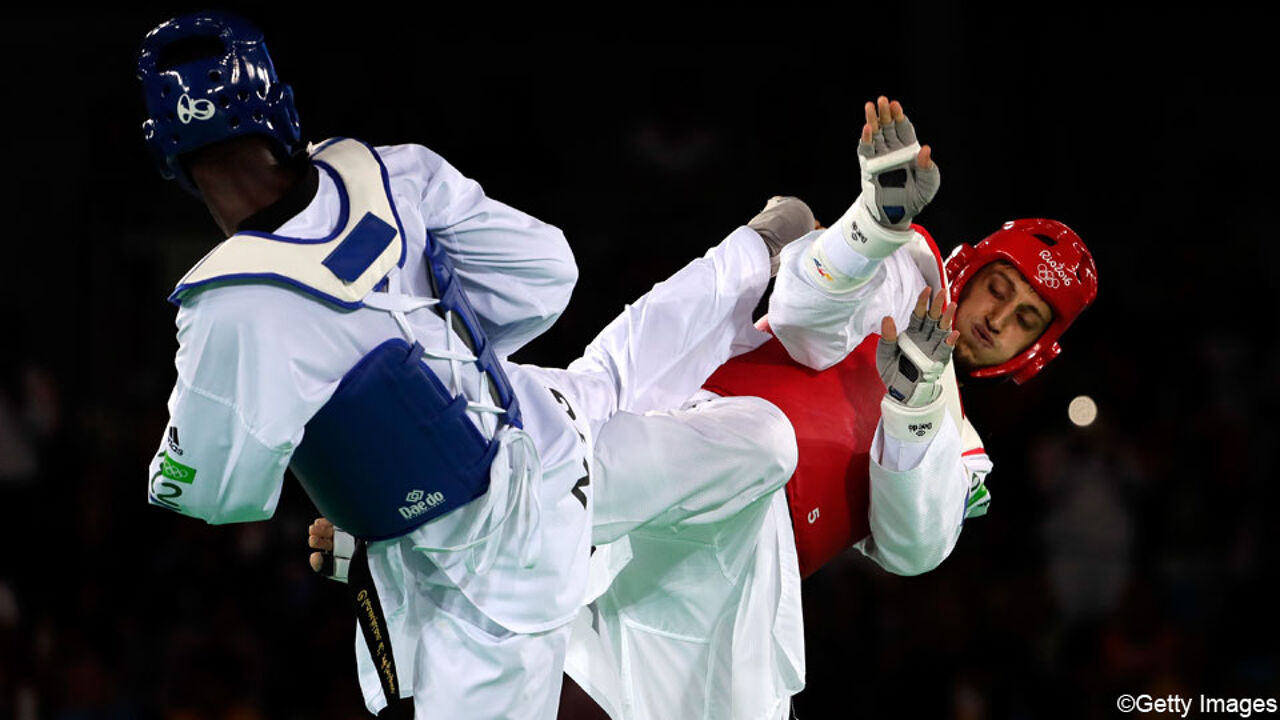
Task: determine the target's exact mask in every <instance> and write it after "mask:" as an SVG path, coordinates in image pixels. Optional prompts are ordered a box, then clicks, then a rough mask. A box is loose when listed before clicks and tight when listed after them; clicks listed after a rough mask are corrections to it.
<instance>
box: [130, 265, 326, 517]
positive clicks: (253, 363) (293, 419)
mask: <svg viewBox="0 0 1280 720" xmlns="http://www.w3.org/2000/svg"><path fill="white" fill-rule="evenodd" d="M268 302H270V303H274V307H275V308H278V309H280V310H281V312H280V313H272V316H277V315H278V317H279V318H280V319H279V322H278V323H269V322H265V321H263V317H264V315H263V313H261V312H260V309H261V308H262V307H264V303H268ZM305 304H310V305H315V306H316V309H320V306H319V304H318V303H315V302H314V301H312V300H308V299H306V298H303V297H301V296H300V295H296V294H294V293H292V292H289V291H281V290H279V289H275V288H269V287H266V286H239V287H227V288H219V289H213V290H208V291H205V292H202V293H200V294H198V295H197V296H195V297H194V298H192V299H190V300H188V301H187V302H186V303H185V304H184V306H183V307H182V308H181V309H180V310H179V311H178V342H179V349H178V354H177V357H176V359H175V364H176V365H177V369H178V380H177V383H176V384H175V385H174V388H173V393H172V394H171V395H170V397H169V424H168V425H167V427H166V428H165V436H164V438H162V440H161V447H160V452H159V453H157V455H156V457H155V458H154V459H153V460H152V463H151V468H150V473H149V492H148V500H149V501H150V502H151V503H152V504H153V505H160V506H162V507H165V508H168V509H170V510H174V511H176V512H180V513H182V514H184V515H190V516H192V517H198V518H201V519H203V520H205V521H207V522H210V523H215V524H221V523H232V522H248V521H253V520H263V519H266V518H268V517H270V516H271V515H272V514H273V513H274V512H275V508H276V503H277V502H278V501H279V499H280V489H281V487H282V485H283V481H284V471H285V467H286V466H287V465H288V464H289V459H290V457H291V456H292V454H293V449H294V447H295V446H296V444H297V443H298V442H300V441H301V439H302V429H303V427H304V426H305V424H306V421H307V420H308V419H309V418H310V417H311V416H312V415H313V414H314V413H315V411H316V410H317V409H319V407H320V406H322V405H323V404H324V403H325V401H327V400H328V398H329V396H330V395H331V394H332V390H333V388H334V387H336V380H337V378H335V379H334V380H335V381H334V382H333V383H327V382H321V383H317V382H314V381H312V380H310V379H309V378H308V376H314V375H316V373H315V372H314V371H313V370H312V369H311V368H310V367H308V366H306V364H307V363H309V362H311V361H310V360H308V359H307V358H308V357H309V356H310V354H311V353H313V352H314V353H317V354H318V353H325V354H326V356H333V355H335V353H334V352H333V351H332V350H331V349H330V348H329V347H328V344H329V342H330V341H328V340H326V339H324V338H320V337H315V339H312V338H313V337H314V333H311V334H308V332H307V330H308V329H309V328H311V327H312V325H311V323H309V322H308V321H307V320H306V314H305V310H310V309H311V308H309V307H306V305H305ZM295 306H296V307H295ZM255 308H256V309H258V310H259V312H257V313H255V312H254V309H255ZM295 311H296V312H295ZM288 328H299V329H298V330H296V331H291V330H289V329H288ZM299 334H301V335H303V336H305V337H307V342H306V343H305V344H303V343H301V342H299V341H298V338H297V337H296V336H297V335H299ZM288 347H298V348H305V349H306V350H307V353H305V354H302V355H301V356H300V357H299V358H292V357H291V356H290V353H288V352H287V350H286V348H288ZM346 361H347V359H346V358H340V359H338V360H337V361H335V362H338V363H341V362H346Z"/></svg>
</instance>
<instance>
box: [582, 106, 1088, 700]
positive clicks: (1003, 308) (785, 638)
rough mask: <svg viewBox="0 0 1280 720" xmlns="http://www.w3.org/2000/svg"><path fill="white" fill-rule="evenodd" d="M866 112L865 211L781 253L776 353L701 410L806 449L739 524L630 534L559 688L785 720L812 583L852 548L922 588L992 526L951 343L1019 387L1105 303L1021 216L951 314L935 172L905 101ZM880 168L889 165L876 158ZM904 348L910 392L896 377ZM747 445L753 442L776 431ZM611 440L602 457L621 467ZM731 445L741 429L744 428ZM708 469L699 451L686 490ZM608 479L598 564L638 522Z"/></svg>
mask: <svg viewBox="0 0 1280 720" xmlns="http://www.w3.org/2000/svg"><path fill="white" fill-rule="evenodd" d="M867 114H868V125H867V126H866V127H865V128H864V133H863V142H862V143H861V144H860V159H861V161H862V166H863V182H864V192H863V194H862V196H860V198H859V200H858V201H857V202H855V203H854V206H853V207H851V208H850V210H849V212H848V213H846V214H845V216H844V217H843V218H841V221H840V222H839V223H837V225H836V226H835V227H832V228H830V229H827V230H825V231H823V232H820V233H813V234H810V235H808V236H806V237H804V238H802V239H800V240H798V241H797V242H795V243H792V244H791V245H788V246H787V248H786V249H784V250H783V252H782V256H781V261H782V267H781V270H780V271H779V275H778V284H777V287H776V288H775V291H774V295H773V297H772V298H771V301H770V313H769V316H768V321H769V325H770V326H771V328H772V331H773V332H774V333H776V335H777V338H776V339H775V338H770V337H768V336H767V335H763V334H762V335H761V336H760V338H759V339H757V340H756V341H755V346H756V347H755V349H754V350H752V351H749V352H746V353H744V354H741V355H738V356H737V357H735V358H734V359H733V360H731V361H729V362H728V363H726V364H725V365H724V366H723V367H722V368H721V369H720V370H719V371H718V372H717V373H716V374H714V375H713V376H712V378H711V380H709V381H708V383H707V385H706V387H707V389H708V390H709V391H710V392H704V393H703V394H700V395H698V396H695V398H694V399H693V402H694V403H695V404H696V402H698V401H705V400H708V399H711V398H714V397H716V395H717V394H724V395H756V396H759V397H762V398H764V399H766V400H769V401H770V403H771V404H773V405H775V406H777V407H779V408H781V409H782V410H783V412H784V413H786V414H787V416H788V419H789V421H790V424H791V426H792V428H791V431H792V432H793V433H794V435H795V438H796V441H797V444H798V448H799V460H798V465H797V469H796V472H795V474H794V475H793V477H792V478H791V480H790V482H789V483H788V485H787V487H786V489H785V490H780V491H777V492H775V493H773V494H772V495H770V496H767V497H765V498H763V499H761V500H760V501H759V502H756V503H754V504H751V505H749V506H747V507H745V508H741V509H740V510H739V512H738V513H737V514H736V515H733V516H725V515H723V514H716V513H707V514H703V515H695V516H690V517H686V518H682V519H681V520H680V521H679V522H677V523H674V524H656V525H654V524H651V525H639V526H636V527H632V528H630V530H629V532H628V534H627V536H626V540H627V544H628V550H629V554H630V556H631V557H630V562H629V564H627V565H626V566H625V567H624V568H623V569H622V570H621V572H619V573H618V574H617V575H616V577H614V578H613V579H612V584H611V585H610V587H609V588H608V589H607V590H606V591H605V592H604V593H603V594H602V595H601V596H600V597H599V598H598V599H597V600H596V602H595V603H593V605H592V606H591V607H590V608H589V609H588V610H584V612H583V613H581V614H580V615H579V618H578V621H577V624H576V627H575V631H574V632H575V634H574V639H573V643H572V644H571V646H570V655H569V661H568V663H567V665H566V671H567V672H568V673H569V675H570V676H571V677H573V678H574V680H575V681H577V682H578V684H579V685H581V686H582V687H583V688H584V689H585V690H586V691H587V692H588V694H590V695H591V696H592V698H593V699H595V700H596V702H597V703H598V704H599V705H600V706H601V707H602V708H603V709H604V710H605V711H606V712H607V713H608V714H609V716H610V717H613V718H615V720H619V719H622V718H627V719H642V718H643V719H647V718H662V717H674V716H689V715H691V714H696V716H698V717H705V718H726V719H727V718H732V719H734V720H738V719H741V718H770V717H777V718H785V717H787V716H788V714H789V707H790V696H791V695H793V694H795V693H796V692H799V691H800V690H801V689H803V686H804V648H803V618H802V616H801V609H800V592H799V591H800V578H801V573H802V571H803V573H804V574H806V575H807V574H809V573H812V572H813V571H815V570H816V569H817V568H818V567H820V566H821V564H822V563H824V562H826V561H827V560H829V559H830V558H831V557H832V556H833V555H834V554H835V553H836V552H839V551H840V550H843V549H845V548H848V547H849V546H850V545H854V546H855V547H858V548H859V549H860V550H861V551H862V552H864V553H866V554H867V555H869V556H870V557H871V558H872V559H873V560H875V561H876V562H877V563H878V564H880V565H882V566H883V567H885V568H886V569H888V570H890V571H891V572H895V573H898V574H917V573H921V572H926V571H928V570H930V569H932V568H933V567H936V566H937V564H938V563H940V562H941V561H942V560H943V559H945V557H946V556H947V555H948V554H949V553H950V551H951V549H952V548H953V547H954V545H955V542H956V540H957V538H958V535H959V532H960V527H961V524H962V522H963V519H964V518H965V517H966V516H969V517H972V516H975V515H979V514H981V513H983V512H985V510H986V507H987V503H988V502H989V494H987V491H986V488H985V484H984V480H985V477H986V475H987V473H988V472H989V471H990V469H991V462H990V460H989V458H987V456H986V454H985V451H984V450H983V449H982V445H981V440H980V439H979V438H978V435H977V433H976V431H974V430H973V428H972V425H971V424H970V423H969V422H968V420H967V419H966V418H964V417H963V413H962V411H961V409H960V403H959V393H958V384H957V382H956V377H955V369H954V364H953V363H950V362H948V360H949V356H950V355H951V352H950V344H951V343H955V347H956V348H957V349H956V351H955V355H956V357H957V359H959V360H960V361H961V362H962V363H963V367H962V371H963V372H966V373H972V374H973V375H978V374H982V375H984V376H997V377H1001V376H1012V377H1014V378H1016V379H1017V380H1018V381H1019V382H1021V381H1024V380H1026V379H1027V378H1028V377H1030V376H1031V375H1034V374H1035V372H1038V371H1039V369H1040V368H1042V367H1043V365H1044V363H1045V362H1047V360H1048V359H1051V358H1052V357H1053V356H1054V355H1056V354H1057V352H1058V346H1057V339H1058V337H1059V336H1060V335H1061V333H1062V331H1063V330H1065V329H1066V327H1067V326H1068V325H1070V323H1071V322H1072V321H1073V320H1074V319H1075V317H1076V316H1077V315H1078V314H1079V313H1080V312H1081V311H1082V310H1083V309H1084V307H1086V306H1087V305H1088V304H1089V303H1091V302H1092V300H1093V297H1094V295H1095V294H1096V286H1097V281H1096V270H1095V269H1094V266H1093V262H1092V259H1091V257H1090V256H1089V253H1088V250H1087V249H1086V248H1085V247H1084V244H1083V243H1082V242H1081V241H1080V240H1079V238H1078V236H1076V235H1075V233H1073V232H1071V231H1070V230H1069V229H1068V228H1066V226H1064V225H1061V224H1060V223H1056V222H1053V221H1045V220H1028V221H1015V222H1013V223H1008V224H1006V226H1005V227H1004V228H1002V229H1001V230H1000V231H998V232H997V233H995V234H993V235H992V236H991V237H989V238H987V239H986V240H984V241H983V242H980V243H978V244H977V245H976V246H975V247H972V248H970V247H967V246H962V247H961V248H960V249H959V250H957V251H956V253H955V254H954V255H953V256H952V258H951V260H950V261H949V262H948V263H946V264H945V272H946V273H947V274H949V275H951V277H952V278H953V281H952V282H951V284H950V286H949V288H950V298H951V299H952V301H953V303H954V304H953V305H952V308H953V309H949V310H947V311H946V312H945V314H944V312H943V308H942V305H943V297H944V296H935V297H934V298H933V299H932V301H930V294H931V293H930V292H929V288H937V289H941V288H944V287H948V286H947V283H946V278H945V277H944V263H943V261H942V258H941V256H940V254H939V253H938V252H937V250H936V248H935V247H934V246H933V244H932V240H931V239H930V238H929V237H928V235H927V233H925V232H924V231H923V229H921V228H918V227H913V226H911V225H910V220H911V218H912V217H913V216H914V215H915V214H917V213H918V212H919V210H920V209H921V208H922V207H923V205H924V202H927V201H928V199H929V198H930V197H931V196H932V192H931V191H930V190H929V187H932V188H933V189H936V186H937V177H936V175H934V176H933V177H928V175H927V173H928V171H929V170H930V169H932V170H933V171H934V172H935V173H936V166H932V162H931V160H930V157H929V152H928V149H927V146H926V148H925V149H924V150H923V151H921V148H919V147H918V146H916V145H915V139H914V130H913V128H912V127H911V125H910V123H909V122H907V120H906V117H905V114H903V113H902V111H901V107H900V106H899V105H898V104H897V103H892V104H891V103H889V102H888V101H887V100H886V99H884V98H881V100H880V102H879V103H878V106H877V105H872V104H868V110H867ZM886 157H894V158H895V159H894V163H896V164H887V163H885V162H883V161H882V162H880V163H875V162H874V160H876V159H877V158H886ZM904 158H905V163H906V164H908V165H907V167H906V168H905V169H907V171H908V172H906V173H902V175H906V176H907V177H905V178H903V177H901V176H899V177H897V178H894V177H890V178H889V179H888V182H889V183H892V184H893V185H892V186H891V187H890V188H889V189H888V190H886V189H885V188H882V187H881V186H880V183H881V181H882V178H879V177H877V173H879V174H886V173H892V172H894V171H895V170H903V169H904ZM911 163H914V167H911V165H910V164H911ZM877 166H878V167H877ZM931 166H932V167H931ZM868 167H870V168H871V171H868ZM920 171H926V177H925V178H924V180H923V184H924V186H925V187H923V188H922V187H921V184H922V183H921V182H920V177H919V174H920ZM885 199H889V200H891V202H885ZM921 201H924V202H921ZM886 206H888V209H886ZM893 208H899V211H898V212H895V211H894V210H893ZM895 215H896V217H895ZM1042 268H1047V269H1048V270H1044V271H1042ZM1055 283H1056V284H1055ZM957 301H958V302H957ZM952 319H954V323H955V328H956V332H958V337H957V336H956V335H955V334H954V333H953V332H952V331H951V322H950V321H952ZM898 327H901V328H903V329H904V331H903V333H901V334H899V333H897V328H898ZM877 329H879V330H880V331H881V332H882V333H883V337H884V338H885V340H884V341H882V340H881V338H880V336H878V335H877V334H876V330H877ZM902 336H907V339H906V340H903V339H902ZM930 336H931V337H930ZM890 340H893V341H894V342H890ZM908 344H909V345H910V353H909V358H910V359H911V361H912V364H913V370H914V371H915V372H914V374H913V375H912V377H911V378H906V377H903V375H902V370H901V367H900V364H899V363H900V360H901V357H902V356H903V355H904V354H906V353H904V351H903V349H902V348H903V347H904V346H907V345H908ZM926 347H927V349H928V352H925V351H924V348H926ZM877 350H880V351H881V352H880V353H879V354H880V356H881V357H880V359H879V362H878V361H877ZM971 361H972V362H971ZM997 361H998V362H997ZM979 365H987V367H985V368H981V367H979ZM886 381H887V382H886ZM886 384H888V385H889V386H890V387H891V388H896V389H897V391H898V393H897V394H898V396H900V397H901V398H902V399H901V400H899V399H896V398H895V397H891V396H889V395H887V394H886V390H885V387H886ZM758 429H759V435H758V437H760V439H761V440H765V436H766V435H767V434H769V433H772V432H774V431H775V429H774V427H773V426H770V427H767V428H765V427H760V428H758ZM609 430H610V429H609V426H608V425H606V427H605V428H604V430H603V431H602V432H601V434H600V436H599V439H598V442H599V444H600V445H601V446H604V445H609V446H610V447H611V448H612V450H611V451H612V452H614V453H615V454H617V453H619V452H620V451H621V450H625V449H626V448H627V446H626V445H625V444H624V443H615V442H612V441H611V438H610V437H609ZM741 430H742V432H743V433H744V434H748V435H749V434H750V432H751V425H750V421H749V420H748V421H747V422H746V424H745V425H744V426H743V427H742V428H741ZM648 454H652V453H651V452H650V453H648ZM629 459H630V460H631V462H630V463H624V462H619V458H615V459H614V462H612V463H611V466H612V467H615V468H629V469H630V470H631V471H634V472H635V473H637V475H645V474H649V475H651V476H653V477H659V478H660V477H661V476H662V473H663V472H664V470H663V467H662V463H661V461H660V460H654V459H649V458H648V457H647V454H646V452H645V450H644V449H643V448H635V449H634V450H633V451H632V452H631V453H630V458H629ZM717 469H718V468H717V467H716V464H715V461H714V459H712V458H711V457H710V456H708V460H707V461H705V462H702V463H699V464H696V465H692V464H691V465H689V466H688V468H687V469H686V471H685V473H684V476H685V481H686V482H689V483H691V484H700V483H701V482H702V478H701V474H700V473H713V474H714V473H715V471H716V470H717ZM598 481H599V487H598V495H597V501H598V505H597V514H596V516H595V529H594V534H593V541H594V542H595V543H597V544H598V545H600V548H599V549H598V550H597V554H600V553H601V552H607V550H608V548H609V545H608V544H607V543H608V541H609V540H610V537H608V536H607V531H608V530H609V528H610V523H609V520H610V515H611V513H619V514H623V515H625V514H627V513H635V511H634V510H633V508H634V506H635V504H636V503H639V502H641V501H642V498H638V497H631V498H630V499H628V498H626V497H624V496H626V495H628V493H627V490H628V489H629V488H632V487H635V486H636V485H635V483H634V482H633V481H632V480H630V479H628V478H625V477H622V476H620V475H618V474H617V473H616V472H614V473H607V472H606V473H601V475H600V476H599V477H598ZM815 529H816V531H815ZM602 530H603V531H606V532H605V536H602Z"/></svg>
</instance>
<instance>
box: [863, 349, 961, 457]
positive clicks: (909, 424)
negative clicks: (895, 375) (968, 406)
mask: <svg viewBox="0 0 1280 720" xmlns="http://www.w3.org/2000/svg"><path fill="white" fill-rule="evenodd" d="M930 385H931V386H932V388H936V389H937V390H938V391H939V392H938V394H937V397H935V398H934V399H933V401H932V402H930V403H929V404H927V405H924V406H921V407H907V406H906V405H903V404H902V403H901V402H898V401H896V400H894V399H893V398H891V397H889V396H888V395H885V396H884V399H883V400H881V401H880V417H881V420H882V421H883V422H884V431H885V432H886V433H888V434H889V435H892V436H893V437H895V438H897V439H899V440H904V441H907V442H928V441H930V440H931V439H933V436H934V435H935V434H937V432H938V429H939V428H940V427H941V424H942V422H943V419H944V418H945V417H946V416H947V415H950V416H951V419H952V420H953V421H954V422H955V424H956V427H957V428H959V427H960V426H961V423H962V413H961V409H960V386H959V383H957V382H956V372H955V368H954V366H953V365H952V364H950V363H948V364H947V367H946V369H945V370H943V372H942V377H941V378H939V379H938V381H937V382H936V384H934V383H930ZM931 391H932V390H931Z"/></svg>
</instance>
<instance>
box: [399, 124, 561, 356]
mask: <svg viewBox="0 0 1280 720" xmlns="http://www.w3.org/2000/svg"><path fill="white" fill-rule="evenodd" d="M379 154H380V156H381V157H382V158H383V160H384V161H385V162H386V163H387V165H388V169H389V170H391V169H393V168H394V169H397V170H398V169H400V167H401V166H402V165H405V164H411V165H412V166H413V167H414V169H415V170H416V177H417V178H418V179H419V180H420V182H421V183H422V184H421V186H420V187H418V188H417V190H418V192H419V194H420V197H421V203H422V205H421V209H422V216H423V220H424V222H425V223H426V229H427V230H428V231H429V232H430V233H431V234H432V237H434V238H435V239H436V241H437V242H439V243H441V244H442V245H444V247H445V248H446V249H447V251H448V253H449V257H450V259H451V260H452V261H453V265H454V268H455V269H456V270H457V273H458V277H459V278H460V279H461V281H462V286H463V288H464V289H465V290H466V291H467V299H468V300H469V301H470V302H471V305H472V307H473V308H475V311H476V314H477V315H478V316H479V318H480V324H481V325H482V326H483V328H484V331H485V334H486V335H487V336H488V338H489V341H490V342H491V343H493V346H494V350H495V352H497V354H498V355H499V356H500V357H501V356H505V355H509V354H511V353H512V352H515V351H516V350H517V349H519V348H520V347H522V346H523V345H524V344H525V343H528V342H529V341H530V340H532V339H533V338H535V337H537V336H538V335H540V334H541V333H542V332H544V331H545V330H546V329H547V328H549V327H551V325H552V324H553V323H555V321H556V319H557V318H558V317H560V313H561V312H563V311H564V308H565V306H567V305H568V304H569V295H570V294H571V293H572V292H573V286H574V284H575V283H576V282H577V281H578V266H577V265H576V264H575V263H574V259H573V252H572V251H571V250H570V249H569V244H568V242H567V241H566V240H565V237H564V233H563V232H561V231H560V229H559V228H557V227H555V226H553V225H548V224H547V223H544V222H542V221H541V220H538V219H537V218H534V217H533V216H531V215H528V214H526V213H523V212H520V211H519V210H516V209H514V208H512V207H510V206H508V205H505V204H503V203H501V202H498V201H497V200H493V199H492V198H489V197H488V196H486V195H485V194H484V190H483V189H482V188H481V187H480V184H479V183H477V182H476V181H474V180H471V179H470V178H467V177H465V176H463V175H462V173H460V172H458V170H457V169H455V168H454V167H453V166H452V165H450V164H449V163H448V162H447V161H446V160H445V159H444V158H442V157H440V156H439V155H437V154H436V153H434V152H432V151H431V150H428V149H427V148H425V147H422V146H420V145H401V146H397V147H394V148H380V149H379Z"/></svg>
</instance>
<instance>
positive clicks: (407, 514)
mask: <svg viewBox="0 0 1280 720" xmlns="http://www.w3.org/2000/svg"><path fill="white" fill-rule="evenodd" d="M404 501H405V502H407V503H409V504H408V505H403V506H401V507H400V508H399V510H400V517H402V518H404V519H405V520H408V519H410V518H415V517H417V516H419V515H421V514H422V513H424V512H426V511H428V510H430V509H431V508H433V507H435V506H437V505H439V504H440V503H442V502H444V493H442V492H433V493H431V494H429V495H428V494H426V493H424V492H422V491H421V490H413V491H411V492H410V493H409V494H408V495H406V496H405V498H404Z"/></svg>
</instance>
